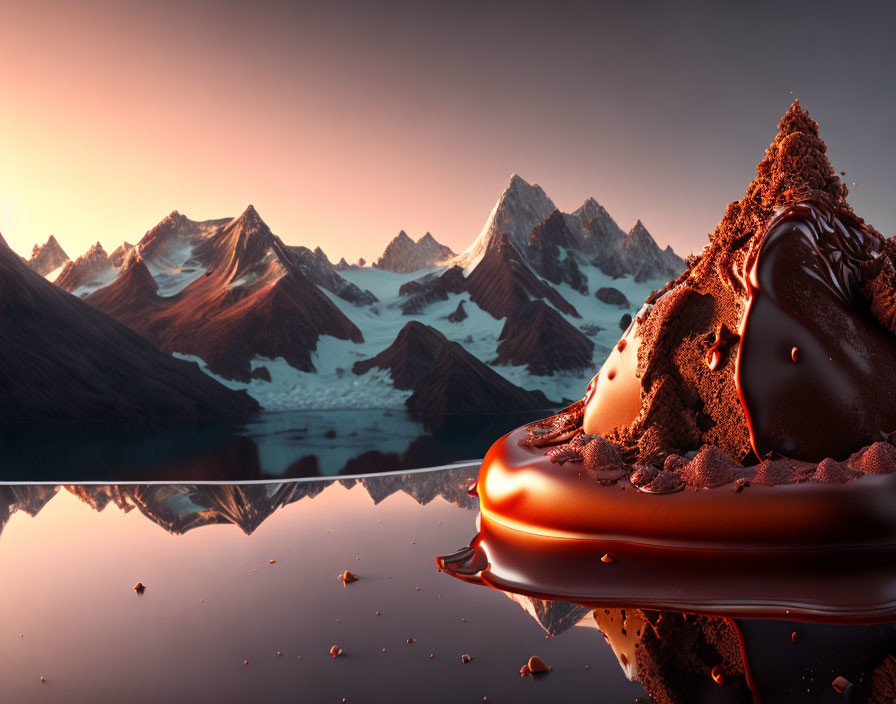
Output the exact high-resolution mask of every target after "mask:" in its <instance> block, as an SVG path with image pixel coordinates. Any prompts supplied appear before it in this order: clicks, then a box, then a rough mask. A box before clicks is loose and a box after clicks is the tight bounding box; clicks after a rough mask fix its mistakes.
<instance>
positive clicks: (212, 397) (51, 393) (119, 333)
mask: <svg viewBox="0 0 896 704" xmlns="http://www.w3.org/2000/svg"><path fill="white" fill-rule="evenodd" d="M0 337H2V339H3V345H2V346H0V388H2V389H3V392H2V394H0V418H2V419H3V420H5V421H17V420H45V419H84V418H91V419H114V418H137V419H148V418H170V417H186V416H200V415H215V414H226V413H243V412H251V411H254V410H257V408H258V405H257V404H256V403H255V401H253V400H252V399H250V398H249V397H248V396H246V395H245V394H244V393H242V392H235V391H231V390H230V389H227V388H225V387H224V386H222V385H221V384H219V383H217V382H216V381H214V380H213V379H211V378H210V377H208V376H207V375H206V374H204V373H202V372H201V371H200V370H199V368H198V367H197V366H196V365H195V364H190V363H188V362H183V361H180V360H177V359H173V358H171V357H169V356H168V355H165V354H162V353H161V352H159V351H158V350H157V349H156V348H155V347H153V345H152V344H150V343H149V342H147V341H146V340H145V339H143V338H142V337H140V336H139V335H137V334H135V333H133V332H132V331H130V330H129V329H127V328H126V327H124V326H123V325H121V324H119V323H117V322H116V321H114V320H113V319H112V318H110V317H108V316H106V315H104V314H102V313H100V312H98V311H96V310H94V309H93V308H91V307H90V306H89V305H87V304H86V303H84V302H83V301H81V300H79V299H77V298H75V297H74V296H71V295H70V294H68V293H66V292H64V291H62V290H60V289H59V288H57V287H56V286H54V285H53V284H51V283H50V282H48V281H46V280H45V279H43V278H42V277H41V276H39V275H38V274H37V273H35V272H34V271H32V270H31V269H30V268H28V266H27V265H26V264H25V263H24V262H23V261H22V260H21V258H20V257H18V256H17V255H16V254H14V253H13V251H12V250H11V249H9V247H8V246H7V244H6V242H5V241H4V240H3V239H2V237H0Z"/></svg>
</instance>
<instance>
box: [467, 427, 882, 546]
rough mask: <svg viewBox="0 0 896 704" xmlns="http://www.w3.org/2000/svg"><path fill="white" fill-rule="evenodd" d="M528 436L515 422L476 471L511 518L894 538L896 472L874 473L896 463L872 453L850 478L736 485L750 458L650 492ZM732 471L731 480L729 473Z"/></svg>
mask: <svg viewBox="0 0 896 704" xmlns="http://www.w3.org/2000/svg"><path fill="white" fill-rule="evenodd" d="M525 439H526V431H525V429H518V430H515V431H514V432H512V433H510V434H509V435H507V436H505V437H504V438H501V439H500V440H498V441H497V442H496V443H495V444H494V445H493V446H492V447H491V449H490V450H489V451H488V454H487V455H486V456H485V459H484V460H483V463H482V468H481V469H480V472H479V479H478V484H477V490H478V494H479V502H480V510H481V512H482V515H483V516H484V517H485V518H487V519H489V520H492V521H495V522H500V523H501V524H503V525H505V526H507V527H508V528H514V529H517V530H519V531H525V532H530V533H538V534H541V535H546V536H555V537H565V538H577V539H587V540H624V541H632V542H639V543H644V544H653V545H658V546H667V547H691V548H695V547H707V546H710V547H711V546H719V545H725V546H726V547H727V548H729V549H733V548H737V549H760V550H793V549H801V548H834V547H841V548H845V547H861V546H870V545H896V473H892V472H890V473H877V472H886V471H888V470H889V469H891V465H890V466H883V465H881V466H880V467H877V466H875V465H873V463H869V466H868V468H869V469H870V470H871V472H869V473H866V474H865V475H864V476H863V475H862V473H861V472H859V471H858V470H849V468H848V467H847V468H846V469H847V470H849V471H852V472H853V473H854V475H855V477H857V478H854V479H853V480H852V481H849V478H847V479H846V480H845V481H846V483H823V482H822V481H820V480H812V481H802V482H799V483H790V484H787V485H784V486H758V485H751V486H749V487H748V488H746V489H744V490H743V491H740V492H737V493H736V492H734V491H732V486H733V482H734V481H735V480H736V478H737V477H738V471H740V472H744V471H746V468H742V469H741V470H736V465H733V463H732V468H731V469H732V471H730V472H725V473H722V472H720V471H719V472H717V471H707V472H706V473H705V474H706V476H705V480H704V483H702V484H701V486H712V485H716V484H718V485H719V486H718V487H717V488H702V489H700V490H696V489H695V488H694V487H692V486H689V487H687V488H686V489H684V490H679V491H676V493H663V494H650V493H644V492H642V491H639V490H638V488H636V487H635V485H633V484H632V483H631V481H630V480H627V479H625V480H620V481H617V482H615V483H613V484H609V485H605V484H602V483H601V482H599V481H595V479H594V478H592V477H591V476H590V475H589V473H588V472H587V471H586V467H585V466H584V463H581V462H580V463H576V462H566V463H564V464H558V463H555V462H553V461H552V460H551V458H550V457H547V456H545V454H544V452H545V451H544V449H543V448H530V447H526V446H520V442H523V443H525ZM717 454H718V451H713V450H712V449H708V450H706V451H705V452H704V453H702V456H703V460H704V461H703V462H702V464H707V465H709V464H712V460H713V459H714V457H713V455H717ZM682 459H683V458H682ZM728 462H730V460H728ZM699 464H701V461H700V455H698V457H697V458H695V460H694V461H693V462H691V463H690V464H688V465H687V466H685V468H684V469H682V470H681V473H680V477H679V478H680V479H681V480H683V481H688V480H690V478H691V477H690V474H692V473H697V470H699V469H700V468H699V467H697V466H696V465H699ZM691 465H694V466H691ZM853 466H855V467H857V468H858V467H859V464H856V463H853ZM688 467H691V470H693V472H692V471H691V470H689V469H688ZM710 469H711V467H710ZM716 469H718V468H716ZM722 469H725V468H724V467H722ZM810 469H811V470H812V471H815V468H810ZM801 476H802V475H801ZM813 476H814V475H813ZM851 476H852V475H850V477H851ZM726 478H727V480H729V482H730V483H722V480H723V479H726ZM806 478H807V479H808V478H809V475H808V474H807V475H806ZM676 489H677V487H676ZM605 552H606V551H605ZM601 554H603V553H601Z"/></svg>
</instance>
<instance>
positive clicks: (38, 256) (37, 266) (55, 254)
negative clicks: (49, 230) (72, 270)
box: [27, 235, 70, 279]
mask: <svg viewBox="0 0 896 704" xmlns="http://www.w3.org/2000/svg"><path fill="white" fill-rule="evenodd" d="M68 261H70V260H69V256H68V255H67V254H66V253H65V251H64V250H63V249H62V247H60V246H59V243H58V242H57V241H56V238H55V237H54V236H53V235H50V238H49V239H48V240H47V241H46V242H45V243H44V244H42V245H37V244H36V245H34V249H32V250H31V258H30V259H29V260H28V262H27V263H28V267H29V268H30V269H31V270H32V271H35V272H37V273H38V274H40V275H41V276H50V275H52V273H53V272H55V271H57V270H59V271H61V270H62V266H64V265H65V264H66V263H67V262H68ZM57 275H58V274H57ZM52 278H54V279H55V278H56V277H55V276H53V277H52Z"/></svg>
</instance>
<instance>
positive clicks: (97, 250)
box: [82, 242, 109, 259]
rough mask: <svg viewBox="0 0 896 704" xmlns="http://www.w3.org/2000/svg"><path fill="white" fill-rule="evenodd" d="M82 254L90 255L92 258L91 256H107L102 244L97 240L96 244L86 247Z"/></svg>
mask: <svg viewBox="0 0 896 704" xmlns="http://www.w3.org/2000/svg"><path fill="white" fill-rule="evenodd" d="M82 256H84V257H90V258H93V257H102V258H104V259H108V258H109V255H108V254H107V253H106V250H105V249H103V245H102V244H101V243H100V242H97V243H96V244H94V245H91V246H90V249H88V250H87V251H86V252H85V253H84V254H83V255H82Z"/></svg>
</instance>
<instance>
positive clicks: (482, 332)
mask: <svg viewBox="0 0 896 704" xmlns="http://www.w3.org/2000/svg"><path fill="white" fill-rule="evenodd" d="M444 270H445V268H444V267H430V268H428V269H423V270H420V271H415V272H413V273H410V274H396V273H393V272H391V271H384V270H380V269H373V268H363V269H348V270H346V271H343V272H340V273H341V275H342V277H343V278H345V279H346V280H347V281H349V282H351V283H353V284H356V285H357V286H359V287H360V288H362V289H367V290H369V291H371V292H372V293H373V294H374V295H375V296H376V297H377V298H378V299H379V302H378V303H375V304H373V305H370V306H356V305H354V304H352V303H349V302H347V301H344V300H343V299H341V298H338V297H337V296H335V295H333V294H331V293H330V292H328V291H326V290H324V289H321V291H322V292H323V293H324V294H325V295H327V296H328V297H329V298H330V300H331V301H333V303H334V304H335V305H336V306H337V307H338V308H339V310H340V311H342V313H344V314H345V315H346V317H348V318H349V319H350V320H351V321H352V322H353V323H354V324H355V325H357V326H358V328H359V329H360V330H361V332H362V333H363V335H364V342H363V343H360V344H358V343H353V342H350V341H347V340H338V339H336V338H332V337H329V336H323V337H321V338H320V340H319V341H318V346H317V350H316V351H315V353H314V355H313V361H314V365H315V367H316V369H317V372H316V373H308V372H301V371H299V370H297V369H295V368H294V367H291V366H290V365H289V364H287V363H286V362H285V361H284V360H283V359H282V358H278V359H275V360H270V359H264V358H261V357H258V358H256V359H255V360H254V361H253V363H252V368H253V369H255V368H257V367H265V368H266V369H267V370H268V372H269V373H270V375H271V381H270V382H268V381H265V380H262V379H252V380H251V381H250V382H249V383H244V382H238V381H233V380H230V379H223V378H221V377H218V376H215V375H212V376H215V378H216V379H218V380H219V381H221V382H222V383H224V384H226V385H227V386H229V387H230V388H233V389H245V390H246V391H247V393H249V395H250V396H252V397H253V398H254V399H255V400H256V401H258V403H259V404H261V406H262V407H263V408H264V409H265V410H269V411H270V410H292V409H346V408H351V409H364V408H383V409H404V404H405V401H406V400H407V399H408V397H410V395H411V391H402V390H399V389H396V388H394V387H393V386H392V382H391V379H390V377H389V373H388V372H387V371H384V370H378V369H373V370H371V371H369V372H368V373H367V374H363V375H356V374H354V373H352V371H351V369H352V365H353V364H354V363H355V362H358V361H360V360H363V359H369V358H370V357H373V356H375V355H377V354H379V353H380V352H382V351H383V350H384V349H385V348H386V347H388V346H389V345H391V344H392V342H393V341H394V340H395V337H396V335H398V332H399V331H400V330H401V329H402V328H403V327H404V326H405V325H406V324H407V323H408V322H409V321H411V320H417V321H419V322H421V323H425V324H426V325H430V326H432V327H434V328H435V329H437V330H439V331H440V332H441V333H442V334H444V335H445V336H446V337H447V338H448V339H449V340H452V341H454V342H458V343H460V344H461V345H462V346H463V348H464V349H466V350H467V351H468V352H470V353H471V354H473V355H474V356H475V357H477V358H478V359H479V360H480V361H482V362H484V363H486V364H490V363H491V362H492V361H493V360H494V359H495V357H496V356H497V352H496V350H497V347H498V337H499V335H500V334H501V330H502V328H503V327H504V322H505V321H504V319H501V320H496V319H495V318H493V317H492V316H491V315H489V314H488V313H486V312H485V311H483V310H481V309H480V308H479V307H478V306H477V305H476V304H474V303H471V302H470V300H469V294H467V293H461V294H452V295H450V296H449V297H448V299H447V300H445V301H436V302H435V303H432V304H431V305H429V306H428V307H427V309H426V310H425V311H423V312H422V313H421V314H417V315H402V312H401V309H400V308H399V304H400V303H401V302H402V301H403V300H405V298H404V297H402V296H399V295H398V289H399V287H400V286H401V285H402V284H404V283H406V282H408V281H413V280H415V279H420V278H422V277H424V276H426V275H427V274H429V273H441V272H442V271H444ZM583 273H585V274H586V276H587V277H588V289H589V294H588V295H584V294H581V293H579V292H578V291H575V290H574V289H572V288H571V287H570V286H568V285H566V284H560V285H554V284H552V285H553V286H554V288H555V289H556V290H557V291H559V292H560V294H561V295H562V296H563V297H564V298H566V300H568V301H569V302H570V303H571V304H572V305H573V306H575V308H576V309H577V310H578V311H579V313H580V314H581V316H582V317H581V319H577V318H573V317H572V316H566V318H567V320H569V322H570V323H572V324H573V325H574V326H575V327H577V328H579V329H581V330H583V332H586V334H588V332H587V329H588V328H589V327H590V326H594V325H596V326H599V327H600V330H599V331H597V333H596V334H593V335H588V336H589V338H590V339H592V340H593V341H594V343H595V348H594V357H593V362H594V363H593V365H592V369H589V370H586V371H583V372H581V373H574V372H566V373H557V374H554V375H551V376H535V375H533V374H530V373H529V372H528V371H527V369H526V367H525V366H492V369H494V370H495V371H497V372H498V373H500V374H501V375H502V376H504V377H505V378H506V379H508V380H509V381H511V382H512V383H514V384H516V385H517V386H520V387H522V388H524V389H532V390H535V389H537V390H541V391H543V392H544V394H545V395H546V396H547V397H548V398H549V399H551V400H552V401H556V402H557V403H563V402H565V401H572V400H575V399H577V398H580V397H581V396H582V394H583V393H584V391H585V387H586V386H587V383H588V381H589V380H590V379H591V377H592V376H593V375H594V374H595V373H596V372H597V370H598V369H599V368H600V366H601V364H603V361H604V359H606V357H607V355H608V354H609V353H610V350H612V348H613V346H614V345H615V344H616V342H617V341H618V340H619V338H620V337H621V335H622V331H621V330H620V328H619V319H620V317H622V315H623V314H625V313H630V314H632V315H634V314H635V313H636V312H637V311H638V310H639V309H640V307H641V303H642V302H643V300H644V299H645V298H646V297H647V296H648V295H649V294H650V292H651V291H653V290H654V289H657V288H660V287H662V286H663V285H664V284H665V283H666V282H665V281H664V280H655V281H647V282H643V283H635V281H634V279H633V277H631V276H627V277H624V278H621V279H613V278H611V277H610V276H608V275H606V274H604V273H603V272H601V271H600V270H598V269H597V268H596V267H583ZM602 286H607V287H610V286H612V287H614V288H617V289H619V290H620V291H622V293H624V294H625V296H626V298H628V300H629V302H630V303H631V308H623V307H620V306H614V305H608V304H606V303H603V302H602V301H599V300H598V299H597V298H596V296H595V291H596V290H597V289H598V288H600V287H602ZM461 300H463V301H466V303H465V309H466V312H467V314H468V317H467V318H466V319H465V320H463V321H462V322H460V323H451V322H449V321H448V319H447V318H448V315H449V314H451V313H452V312H454V310H455V308H457V304H458V302H459V301H461ZM177 356H178V357H181V358H182V359H189V360H191V361H194V362H196V363H198V364H199V365H200V366H201V367H202V368H203V370H204V371H206V372H207V373H208V370H207V369H206V367H205V365H204V363H203V362H202V360H201V359H199V358H198V357H191V356H188V355H177Z"/></svg>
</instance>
